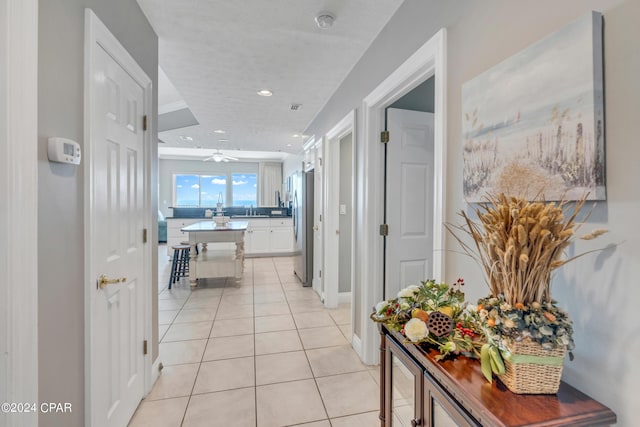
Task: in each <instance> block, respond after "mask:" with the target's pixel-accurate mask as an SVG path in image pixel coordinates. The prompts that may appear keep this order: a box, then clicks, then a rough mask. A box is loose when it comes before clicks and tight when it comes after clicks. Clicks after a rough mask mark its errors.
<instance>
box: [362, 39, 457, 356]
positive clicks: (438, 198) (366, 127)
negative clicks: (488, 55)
mask: <svg viewBox="0 0 640 427" xmlns="http://www.w3.org/2000/svg"><path fill="white" fill-rule="evenodd" d="M433 75H435V76H436V79H435V111H434V113H435V121H434V178H435V179H434V193H433V194H434V215H433V228H434V232H433V236H434V240H433V277H434V278H435V279H436V280H439V279H442V277H441V276H442V274H443V272H444V265H443V262H444V257H443V255H442V254H443V250H444V246H443V245H444V238H443V237H444V229H443V228H444V227H443V225H442V222H443V219H444V209H445V173H446V171H445V165H446V142H445V141H446V123H447V121H446V102H445V101H446V88H447V81H446V77H447V74H446V29H444V28H443V29H441V30H440V31H438V32H437V33H436V34H435V35H434V36H433V37H432V38H431V39H430V40H429V41H427V42H426V43H425V44H424V45H423V46H422V47H420V48H419V49H418V50H417V51H416V52H415V53H414V54H413V55H411V57H409V59H407V60H406V61H405V62H404V63H403V64H402V65H400V66H399V67H398V68H397V69H396V70H395V71H394V72H393V73H392V74H391V75H389V77H387V78H386V79H385V80H384V81H383V82H382V83H380V85H379V86H378V87H377V88H375V89H374V90H373V91H372V92H371V93H370V94H369V95H368V96H367V97H366V98H365V99H364V100H363V102H362V113H363V121H362V128H361V129H362V130H361V135H362V136H363V137H364V140H363V143H362V145H361V154H360V159H359V166H360V167H359V170H358V180H359V186H358V210H357V215H358V221H357V222H358V236H359V237H358V240H359V248H361V250H360V251H359V259H358V262H356V265H358V268H359V269H360V281H361V284H362V285H363V286H362V303H361V304H362V318H361V321H362V337H361V338H362V355H361V357H362V360H363V361H364V362H365V363H367V364H376V363H378V360H379V356H380V355H379V333H378V330H377V328H376V326H375V325H374V323H373V322H371V320H370V319H369V314H370V310H371V308H372V307H373V306H374V305H375V304H376V303H377V302H378V301H380V300H381V299H382V283H383V275H382V263H383V256H382V247H383V245H382V243H383V238H382V237H381V236H380V233H379V229H378V228H379V226H380V224H382V221H383V216H382V212H383V191H384V182H383V180H384V173H383V170H382V168H381V165H382V162H383V160H384V158H383V149H382V144H381V143H380V132H381V131H382V130H384V110H385V109H386V108H387V107H388V106H389V105H391V104H392V103H393V102H394V101H396V100H398V99H399V98H401V97H402V96H403V95H405V94H406V93H408V92H409V91H411V90H412V89H413V88H415V87H416V86H418V85H419V84H420V83H422V82H423V81H425V80H426V79H428V78H429V77H431V76H433ZM365 285H366V286H365Z"/></svg>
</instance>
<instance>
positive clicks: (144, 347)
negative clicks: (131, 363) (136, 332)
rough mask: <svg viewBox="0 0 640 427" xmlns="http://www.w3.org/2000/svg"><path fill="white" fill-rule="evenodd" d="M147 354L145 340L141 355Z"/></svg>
mask: <svg viewBox="0 0 640 427" xmlns="http://www.w3.org/2000/svg"><path fill="white" fill-rule="evenodd" d="M147 353H148V351H147V340H144V341H143V343H142V354H144V355H146V354H147Z"/></svg>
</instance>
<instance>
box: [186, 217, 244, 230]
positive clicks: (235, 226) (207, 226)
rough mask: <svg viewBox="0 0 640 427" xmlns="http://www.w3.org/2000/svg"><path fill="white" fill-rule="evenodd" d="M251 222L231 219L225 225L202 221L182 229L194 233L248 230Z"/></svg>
mask: <svg viewBox="0 0 640 427" xmlns="http://www.w3.org/2000/svg"><path fill="white" fill-rule="evenodd" d="M248 225H249V223H248V222H247V221H229V222H227V223H226V224H225V225H221V224H217V223H216V222H215V221H212V220H208V221H200V222H196V223H195V224H191V225H188V226H186V227H184V228H181V229H180V230H182V231H184V232H187V233H193V232H198V231H246V230H247V226H248Z"/></svg>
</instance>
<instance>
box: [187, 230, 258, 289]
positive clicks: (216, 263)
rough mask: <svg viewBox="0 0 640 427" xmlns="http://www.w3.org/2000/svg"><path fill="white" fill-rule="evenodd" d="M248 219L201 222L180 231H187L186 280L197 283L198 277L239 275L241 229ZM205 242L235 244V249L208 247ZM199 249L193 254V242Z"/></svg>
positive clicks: (241, 258)
mask: <svg viewBox="0 0 640 427" xmlns="http://www.w3.org/2000/svg"><path fill="white" fill-rule="evenodd" d="M247 225H248V223H247V221H231V222H227V223H226V224H225V225H220V224H216V223H215V222H214V221H212V220H209V221H200V222H197V223H195V224H191V225H189V226H187V227H184V228H182V229H181V230H182V231H184V232H185V233H188V234H189V244H190V245H191V257H190V260H189V282H190V283H191V286H196V285H197V279H201V278H205V277H235V278H236V279H239V278H241V277H242V272H243V269H244V232H245V231H246V230H247ZM208 243H235V246H236V247H235V250H209V249H208V248H207V244H208ZM198 244H202V250H201V251H200V253H199V254H196V250H195V248H196V245H198Z"/></svg>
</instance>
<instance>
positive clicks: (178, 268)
mask: <svg viewBox="0 0 640 427" xmlns="http://www.w3.org/2000/svg"><path fill="white" fill-rule="evenodd" d="M171 249H173V261H172V262H171V275H170V276H169V289H171V285H172V284H174V283H175V282H177V281H178V280H180V278H181V277H187V276H189V249H191V246H189V245H175V246H171Z"/></svg>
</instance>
